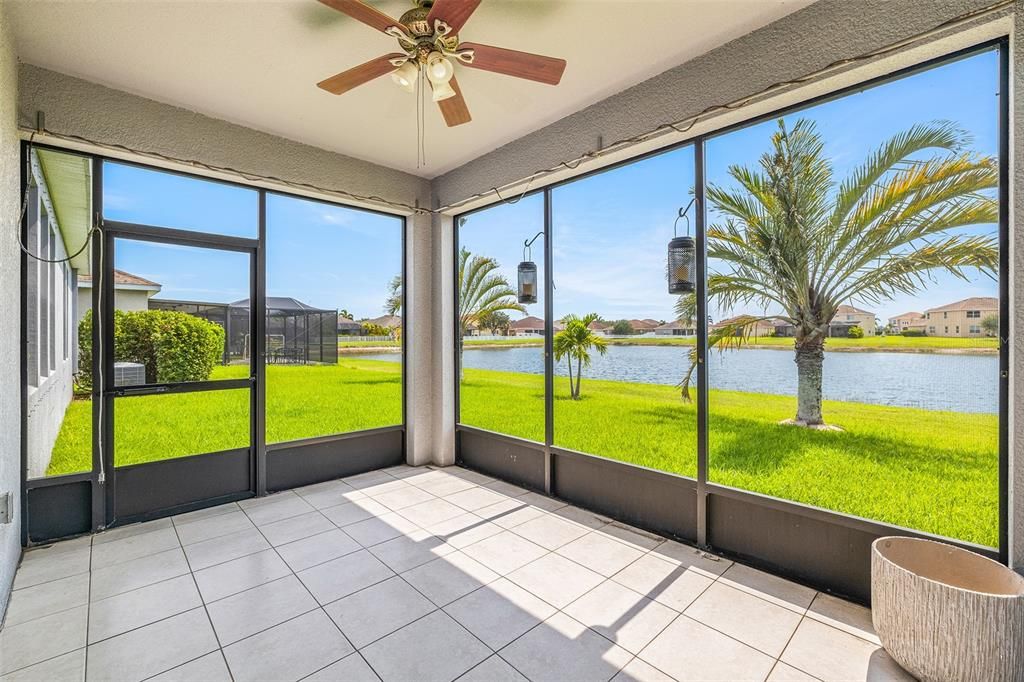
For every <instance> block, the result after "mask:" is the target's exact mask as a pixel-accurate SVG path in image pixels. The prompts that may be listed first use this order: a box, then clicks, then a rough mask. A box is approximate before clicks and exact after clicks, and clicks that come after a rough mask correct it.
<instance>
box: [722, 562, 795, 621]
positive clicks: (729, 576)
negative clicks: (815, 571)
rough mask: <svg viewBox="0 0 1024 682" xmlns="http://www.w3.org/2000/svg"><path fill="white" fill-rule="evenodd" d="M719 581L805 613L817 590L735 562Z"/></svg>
mask: <svg viewBox="0 0 1024 682" xmlns="http://www.w3.org/2000/svg"><path fill="white" fill-rule="evenodd" d="M718 582H720V583H722V584H724V585H728V586H730V587H735V588H736V589H737V590H742V591H744V592H749V593H750V594H753V595H755V596H758V597H760V598H761V599H764V600H766V601H770V602H771V603H773V604H778V605H779V606H782V607H784V608H787V609H791V610H793V611H796V612H797V613H804V612H805V611H806V610H807V607H808V606H810V604H811V601H812V600H813V599H814V595H815V591H814V590H813V589H811V588H810V587H804V586H803V585H800V584H798V583H794V582H791V581H789V580H786V579H785V578H780V577H778V576H775V575H772V574H771V573H765V572H764V571H759V570H757V569H756V568H751V567H749V566H744V565H743V564H733V565H732V566H730V567H729V569H728V570H727V571H726V572H725V573H723V574H722V577H721V578H719V580H718Z"/></svg>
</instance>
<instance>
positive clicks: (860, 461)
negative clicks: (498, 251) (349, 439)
mask: <svg viewBox="0 0 1024 682" xmlns="http://www.w3.org/2000/svg"><path fill="white" fill-rule="evenodd" d="M526 350H528V351H530V352H532V353H534V354H535V351H532V350H531V349H526ZM665 350H669V349H665ZM468 352H469V351H467V353H468ZM480 352H481V353H487V354H492V353H507V352H510V351H480ZM767 352H771V351H767ZM778 355H779V356H780V357H784V356H785V357H787V358H788V356H789V354H787V353H778ZM399 357H400V356H399V355H397V354H393V355H392V356H391V357H390V359H388V360H383V359H376V360H374V359H364V358H356V357H342V358H341V360H340V361H339V363H338V364H337V365H331V366H323V365H321V366H313V365H311V366H273V365H272V366H268V368H267V441H268V442H269V443H274V442H281V441H288V440H294V439H299V438H306V437H312V436H319V435H327V434H333V433H344V432H348V431H355V430H362V429H369V428H375V427H380V426H388V425H394V424H399V423H401V420H402V414H401V409H402V408H401V405H402V401H401V386H402V384H401V365H400V364H399V363H398V362H397V360H398V359H399ZM933 357H934V356H933ZM971 359H972V360H973V359H976V358H971ZM981 359H984V360H994V358H987V357H986V358H981ZM787 362H790V363H791V359H788V360H787ZM246 371H247V368H245V367H239V366H229V367H217V368H216V369H215V374H214V378H228V377H239V376H244V375H245V373H246ZM713 372H714V368H713V367H712V376H714V374H713ZM672 376H673V377H674V376H675V375H672ZM568 392H569V389H568V381H567V380H566V379H565V378H564V377H561V376H557V377H556V378H555V444H556V445H557V446H559V447H563V448H568V449H572V450H579V451H582V452H587V453H591V454H596V455H600V456H605V457H610V458H614V459H618V460H622V461H627V462H631V463H634V464H638V465H641V466H646V467H650V468H654V469H659V470H662V471H668V472H672V473H677V474H681V475H684V476H693V475H694V474H695V471H696V405H695V403H685V402H683V401H682V400H681V399H680V396H679V390H678V389H677V388H676V387H675V386H673V385H671V384H669V383H666V384H660V385H659V384H653V383H642V382H637V381H611V380H599V379H591V378H590V377H589V376H585V377H584V380H583V392H582V399H581V400H579V401H571V400H569V399H568ZM543 395H544V394H543V376H542V375H539V374H531V373H526V372H522V371H517V372H509V371H498V370H492V369H474V368H471V367H469V368H467V369H466V370H465V377H464V381H463V383H462V393H461V400H460V405H461V420H460V421H461V422H462V423H463V424H466V425H469V426H475V427H479V428H483V429H489V430H494V431H500V432H502V433H505V434H508V435H512V436H517V437H520V438H526V439H529V440H536V441H542V440H543V437H544V399H543ZM827 397H828V396H827V395H826V401H825V405H824V409H825V411H826V414H827V415H828V418H829V422H830V423H832V424H835V425H837V426H839V427H841V428H842V429H843V430H842V431H839V432H820V431H812V430H807V429H799V428H793V427H788V426H780V425H779V422H780V421H781V420H783V419H786V418H788V417H791V416H792V413H793V409H794V405H795V398H794V397H792V396H786V395H771V394H768V393H760V392H749V391H738V390H728V389H724V388H718V389H713V390H711V391H710V393H709V404H710V411H709V425H710V431H709V465H710V471H709V479H710V480H711V481H713V482H715V483H720V484H724V485H729V486H735V487H738V488H743V489H745V490H751V491H754V492H759V493H764V494H767V495H773V496H777V497H781V498H784V499H789V500H793V501H797V502H802V503H805V504H811V505H815V506H820V507H824V508H826V509H831V510H835V511H841V512H845V513H849V514H854V515H857V516H863V517H866V518H870V519H874V520H879V521H883V522H887V523H893V524H897V525H900V526H907V527H910V528H915V529H919V530H923V531H926V532H930V533H935V534H939V535H944V536H949V537H955V538H959V539H962V540H966V541H969V542H975V543H979V544H983V545H989V546H994V545H996V544H997V541H998V537H997V536H998V523H997V519H998V509H997V507H998V504H997V500H998V499H999V495H998V474H997V472H998V465H997V461H998V445H997V444H998V417H997V416H996V414H994V413H987V412H984V411H978V412H974V413H969V412H953V411H949V410H936V409H919V408H911V407H896V406H892V405H891V404H867V403H862V402H853V401H837V400H828V399H827ZM248 410H249V402H248V392H247V391H245V390H228V391H216V392H201V393H185V394H178V395H168V396H144V397H136V398H120V399H118V400H117V401H116V407H115V419H114V424H115V442H116V443H117V446H116V452H115V458H116V462H117V464H118V465H129V464H136V463H140V462H146V461H152V460H156V459H166V458H173V457H181V456H187V455H191V454H197V453H203V452H216V451H219V450H225V449H231V448H236V447H245V446H247V445H248V442H249V433H248V428H249V420H248ZM89 419H90V404H89V402H88V401H75V402H74V403H72V405H71V406H70V407H69V408H68V411H67V414H66V416H65V420H64V425H63V427H62V430H61V434H60V437H59V439H58V442H57V444H56V446H55V447H54V451H53V453H54V454H53V459H52V461H51V464H50V467H49V470H48V472H47V473H48V474H49V475H56V474H63V473H72V472H77V471H83V470H88V469H89V468H90V466H91V464H90V456H89V452H90V446H89V438H90V429H89ZM954 433H955V434H959V436H958V437H956V438H953V437H951V434H954ZM964 434H969V437H963V435H964Z"/></svg>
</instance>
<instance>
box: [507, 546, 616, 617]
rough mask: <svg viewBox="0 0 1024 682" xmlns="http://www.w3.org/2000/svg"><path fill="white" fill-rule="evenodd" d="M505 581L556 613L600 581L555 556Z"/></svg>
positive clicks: (515, 573) (520, 570) (544, 559)
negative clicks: (547, 605) (546, 604)
mask: <svg viewBox="0 0 1024 682" xmlns="http://www.w3.org/2000/svg"><path fill="white" fill-rule="evenodd" d="M506 577H507V578H508V579H509V580H511V581H512V582H514V583H515V584H516V585H519V587H522V588H523V589H524V590H528V591H530V592H532V593H533V594H535V595H537V596H538V597H540V598H541V599H543V600H544V601H546V602H547V603H549V604H551V605H552V606H554V607H555V608H559V609H561V608H564V607H566V606H568V605H569V603H570V602H572V601H574V600H575V599H577V598H579V597H581V596H583V595H584V594H586V593H587V592H589V591H590V590H592V589H594V588H595V587H597V586H598V585H599V584H601V582H602V581H604V577H603V576H602V575H601V574H599V573H594V572H593V571H591V570H590V569H589V568H585V567H583V566H580V565H579V564H577V563H575V562H573V561H569V560H568V559H566V558H565V557H562V556H558V555H557V554H548V555H546V556H543V557H541V558H540V559H537V560H536V561H533V562H530V563H528V564H526V565H525V566H523V567H522V568H519V569H517V570H515V571H512V572H511V573H509V574H508V575H507V576H506Z"/></svg>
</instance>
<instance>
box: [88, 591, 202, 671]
mask: <svg viewBox="0 0 1024 682" xmlns="http://www.w3.org/2000/svg"><path fill="white" fill-rule="evenodd" d="M216 650H217V638H216V637H215V636H214V634H213V628H212V627H211V626H210V620H209V619H208V618H207V617H206V610H205V609H202V608H198V609H193V610H191V611H186V612H185V613H181V614H178V615H177V616H172V617H171V618H167V619H165V620H161V621H157V622H156V623H152V624H151V625H147V626H145V627H142V628H139V629H137V630H132V631H130V632H126V633H124V634H123V635H118V636H117V637H112V638H110V639H105V640H103V641H102V642H99V643H97V644H93V645H91V646H90V647H89V659H88V664H87V670H86V675H87V678H88V679H89V680H91V681H99V680H111V681H116V682H134V681H135V680H143V679H146V678H147V677H152V676H154V675H157V674H159V673H162V672H165V671H167V670H170V669H172V668H175V667H177V666H179V665H181V664H182V663H187V662H188V661H191V660H193V659H196V658H199V657H200V656H203V655H205V654H208V653H210V652H212V651H216Z"/></svg>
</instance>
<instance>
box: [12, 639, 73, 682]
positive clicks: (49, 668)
mask: <svg viewBox="0 0 1024 682" xmlns="http://www.w3.org/2000/svg"><path fill="white" fill-rule="evenodd" d="M84 680H85V648H84V647H83V648H81V649H76V650H74V651H71V652H69V653H66V654H62V655H60V656H57V657H55V658H51V659H48V660H46V661H43V662H42V663H36V664H35V665H30V666H29V667H27V668H22V669H21V670H19V671H17V672H14V673H10V674H7V675H4V676H3V681H4V682H83V681H84Z"/></svg>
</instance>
